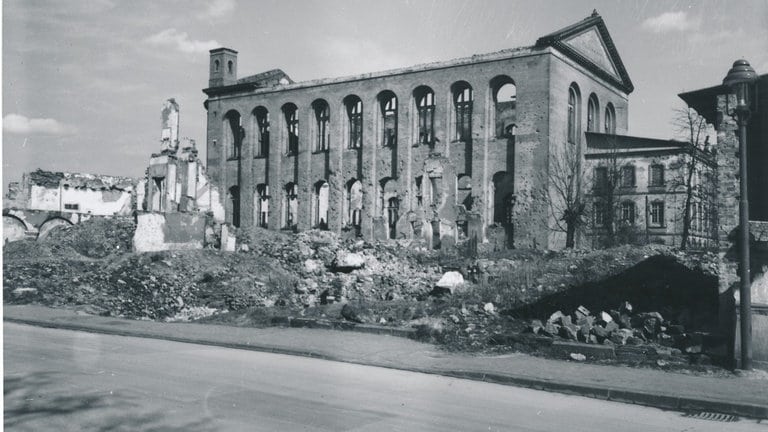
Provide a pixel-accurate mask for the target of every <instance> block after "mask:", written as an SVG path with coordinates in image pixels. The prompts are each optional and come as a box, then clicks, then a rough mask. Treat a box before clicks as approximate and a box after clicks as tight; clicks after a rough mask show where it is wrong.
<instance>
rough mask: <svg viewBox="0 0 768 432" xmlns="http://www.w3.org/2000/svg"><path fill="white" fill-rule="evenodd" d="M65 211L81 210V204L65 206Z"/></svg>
mask: <svg viewBox="0 0 768 432" xmlns="http://www.w3.org/2000/svg"><path fill="white" fill-rule="evenodd" d="M64 210H80V204H64Z"/></svg>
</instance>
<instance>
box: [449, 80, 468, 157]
mask: <svg viewBox="0 0 768 432" xmlns="http://www.w3.org/2000/svg"><path fill="white" fill-rule="evenodd" d="M451 93H453V107H454V124H455V125H456V126H455V135H454V138H455V139H456V140H459V141H464V142H467V141H470V140H472V86H470V85H469V83H467V82H466V81H459V82H457V83H455V84H453V85H452V86H451Z"/></svg>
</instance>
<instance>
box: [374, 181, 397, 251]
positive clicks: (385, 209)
mask: <svg viewBox="0 0 768 432" xmlns="http://www.w3.org/2000/svg"><path fill="white" fill-rule="evenodd" d="M379 184H380V187H381V192H380V199H381V202H380V209H381V216H382V217H384V220H385V223H386V224H387V232H388V237H389V238H391V239H393V238H395V237H397V219H398V217H400V215H399V211H400V199H399V198H398V184H397V180H395V179H393V178H391V177H384V178H383V179H381V181H380V182H379Z"/></svg>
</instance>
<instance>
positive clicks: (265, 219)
mask: <svg viewBox="0 0 768 432" xmlns="http://www.w3.org/2000/svg"><path fill="white" fill-rule="evenodd" d="M255 201H256V224H257V225H258V226H260V227H262V228H267V227H268V226H269V186H267V185H266V184H264V183H261V184H258V185H256V200H255Z"/></svg>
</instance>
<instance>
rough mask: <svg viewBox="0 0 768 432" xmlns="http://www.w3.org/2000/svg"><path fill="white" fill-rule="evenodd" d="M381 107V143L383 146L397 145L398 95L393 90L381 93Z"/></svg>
mask: <svg viewBox="0 0 768 432" xmlns="http://www.w3.org/2000/svg"><path fill="white" fill-rule="evenodd" d="M378 99H379V105H380V109H381V145H382V147H396V146H397V96H395V94H394V93H392V92H391V91H383V92H381V93H380V94H379V98H378Z"/></svg>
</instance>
